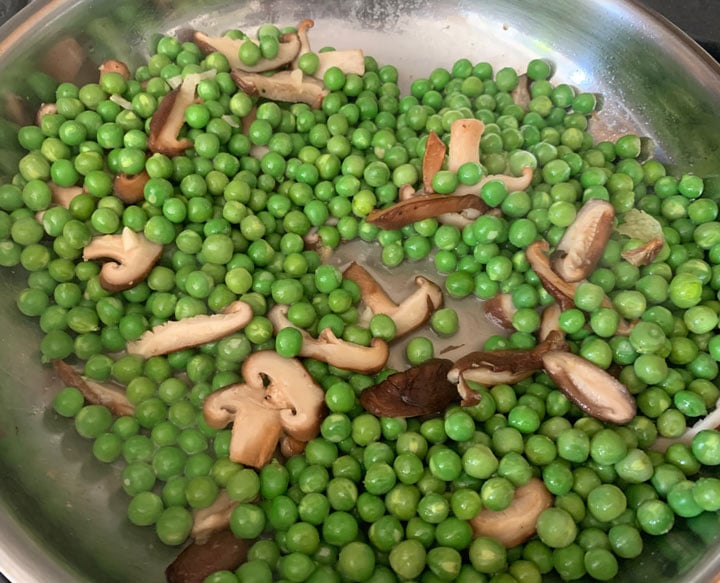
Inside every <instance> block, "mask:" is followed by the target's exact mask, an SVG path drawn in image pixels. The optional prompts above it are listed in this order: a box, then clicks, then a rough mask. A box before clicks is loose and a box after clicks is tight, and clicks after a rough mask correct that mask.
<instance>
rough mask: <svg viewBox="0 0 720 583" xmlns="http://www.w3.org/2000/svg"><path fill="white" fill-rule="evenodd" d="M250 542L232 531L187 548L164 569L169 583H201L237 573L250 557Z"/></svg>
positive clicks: (215, 535) (215, 534)
mask: <svg viewBox="0 0 720 583" xmlns="http://www.w3.org/2000/svg"><path fill="white" fill-rule="evenodd" d="M250 544H251V541H247V540H243V539H239V538H237V537H236V536H235V535H234V534H233V533H232V531H231V530H230V529H229V528H225V529H223V530H221V531H218V532H216V533H213V534H212V535H210V536H209V537H208V539H207V540H206V541H205V542H204V543H202V544H200V543H199V542H194V543H191V544H190V545H188V546H187V547H185V548H184V549H183V550H182V552H181V553H180V554H179V555H178V556H177V558H176V559H175V560H174V561H173V562H172V563H170V565H168V567H167V568H166V569H165V580H166V582H167V583H198V582H200V581H204V580H205V579H206V578H207V577H209V576H210V575H212V574H213V573H216V572H217V571H235V569H237V568H238V567H239V566H240V565H241V564H242V563H244V562H245V559H246V558H247V554H248V550H249V548H250Z"/></svg>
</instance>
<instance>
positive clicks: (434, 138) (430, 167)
mask: <svg viewBox="0 0 720 583" xmlns="http://www.w3.org/2000/svg"><path fill="white" fill-rule="evenodd" d="M446 151H447V147H446V146H445V142H443V141H442V140H441V139H440V138H439V137H438V135H437V134H436V133H435V132H433V131H431V132H430V133H429V134H428V138H427V142H426V143H425V154H423V162H422V175H423V188H424V190H425V192H426V193H427V194H432V193H433V187H432V180H433V177H434V176H435V174H437V173H438V172H439V171H440V169H441V168H442V165H443V163H444V162H445V152H446ZM401 200H402V199H401Z"/></svg>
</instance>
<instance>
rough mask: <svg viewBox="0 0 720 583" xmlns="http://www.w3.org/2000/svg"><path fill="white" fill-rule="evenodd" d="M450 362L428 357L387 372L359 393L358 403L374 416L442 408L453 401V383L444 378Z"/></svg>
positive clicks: (413, 414) (455, 394)
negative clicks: (409, 366)
mask: <svg viewBox="0 0 720 583" xmlns="http://www.w3.org/2000/svg"><path fill="white" fill-rule="evenodd" d="M452 365H453V363H452V361H450V360H446V359H442V358H431V359H430V360H427V361H425V362H424V363H422V364H420V365H418V366H413V367H411V368H409V369H407V370H406V371H403V372H398V373H395V374H392V375H390V376H389V377H388V378H386V379H385V380H384V381H382V382H380V383H378V384H377V385H374V386H372V387H368V388H367V389H365V390H364V391H363V392H362V393H361V394H360V404H361V405H362V406H363V407H364V408H365V410H366V411H369V412H370V413H372V414H373V415H376V416H378V417H418V416H420V415H429V414H431V413H440V412H442V411H444V410H445V409H446V408H447V407H448V405H450V403H452V402H453V401H456V400H457V398H458V392H457V388H456V387H455V385H454V384H453V383H451V382H449V381H448V380H447V374H448V372H449V371H450V369H451V368H452Z"/></svg>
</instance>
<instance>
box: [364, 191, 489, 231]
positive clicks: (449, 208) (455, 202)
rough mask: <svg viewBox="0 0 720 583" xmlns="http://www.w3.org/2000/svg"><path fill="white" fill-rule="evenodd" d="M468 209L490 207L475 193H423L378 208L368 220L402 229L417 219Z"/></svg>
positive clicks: (481, 209)
mask: <svg viewBox="0 0 720 583" xmlns="http://www.w3.org/2000/svg"><path fill="white" fill-rule="evenodd" d="M467 209H473V210H476V211H478V214H483V213H485V212H487V211H488V210H489V209H490V207H488V205H486V204H485V202H483V200H482V199H480V198H478V197H477V196H476V195H474V194H466V195H464V196H455V195H447V194H421V195H417V196H412V197H410V198H408V199H407V200H403V201H401V202H398V203H395V204H394V205H392V206H389V207H387V208H385V209H376V210H374V211H371V212H370V214H368V216H367V218H366V220H367V222H368V223H370V224H373V225H375V226H377V227H380V228H381V229H401V228H402V227H404V226H406V225H410V224H412V223H414V222H416V221H421V220H423V219H429V218H431V217H438V216H440V215H444V214H446V213H460V212H462V211H464V210H467Z"/></svg>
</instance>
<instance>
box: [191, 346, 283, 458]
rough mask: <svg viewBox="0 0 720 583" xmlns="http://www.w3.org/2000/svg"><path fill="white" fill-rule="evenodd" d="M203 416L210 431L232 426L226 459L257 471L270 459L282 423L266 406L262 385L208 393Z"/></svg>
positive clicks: (274, 410)
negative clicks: (210, 428)
mask: <svg viewBox="0 0 720 583" xmlns="http://www.w3.org/2000/svg"><path fill="white" fill-rule="evenodd" d="M256 354H257V353H256ZM251 358H252V356H251V357H249V358H248V359H247V360H246V361H245V362H246V363H247V362H248V360H250V359H251ZM203 415H204V417H205V422H206V423H207V424H208V425H209V426H210V427H212V428H213V429H222V428H224V427H226V426H227V425H229V424H230V423H232V424H233V427H232V434H231V436H230V453H229V456H228V457H229V458H230V459H231V460H232V461H234V462H237V463H239V464H243V465H246V466H251V467H253V468H261V467H263V466H264V465H265V464H267V463H268V462H269V461H270V460H271V459H272V456H273V454H274V453H275V448H276V447H277V444H278V440H279V439H280V436H281V435H282V423H281V420H280V411H279V410H276V409H271V408H269V407H267V406H266V404H265V389H264V387H263V385H262V384H261V385H259V386H253V385H250V384H235V385H230V386H228V387H225V388H223V389H219V390H218V391H215V392H213V393H210V395H209V396H207V397H206V398H205V401H204V402H203Z"/></svg>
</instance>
